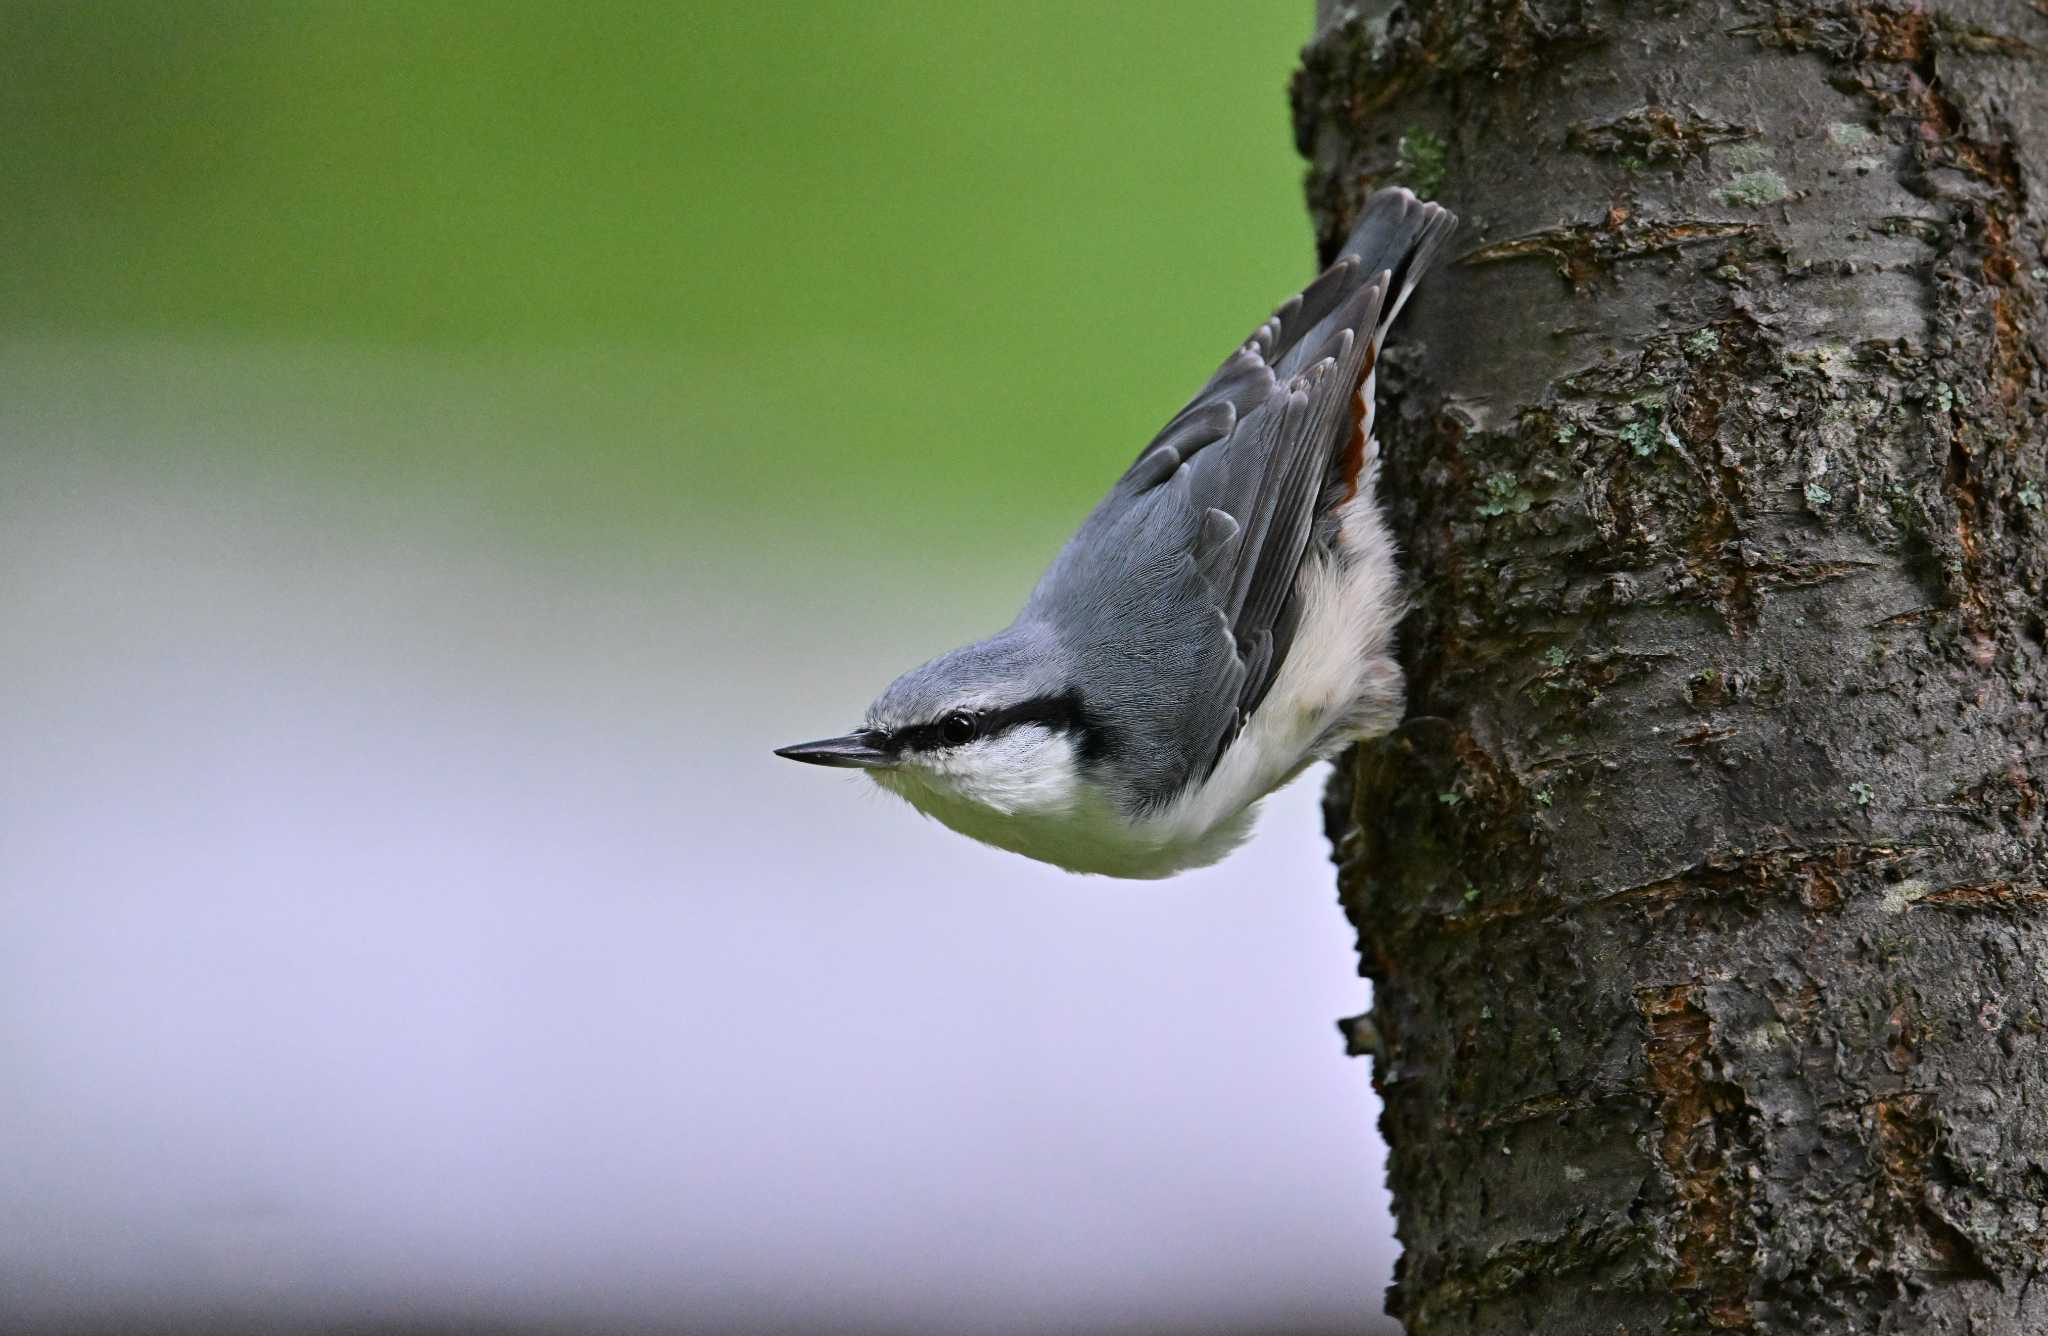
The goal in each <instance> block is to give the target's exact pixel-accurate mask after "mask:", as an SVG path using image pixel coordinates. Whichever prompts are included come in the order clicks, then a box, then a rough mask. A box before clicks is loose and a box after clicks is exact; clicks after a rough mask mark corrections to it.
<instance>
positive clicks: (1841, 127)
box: [1828, 121, 1877, 153]
mask: <svg viewBox="0 0 2048 1336" xmlns="http://www.w3.org/2000/svg"><path fill="white" fill-rule="evenodd" d="M1828 142H1829V143H1830V144H1833V145H1834V146H1835V147H1836V148H1839V149H1846V150H1848V151H1849V152H1851V153H1855V152H1860V151H1861V150H1863V149H1867V148H1869V147H1870V146H1871V145H1872V144H1874V143H1876V142H1877V136H1876V135H1874V134H1872V133H1870V131H1868V130H1866V129H1864V128H1863V127H1862V126H1860V125H1858V124H1856V123H1855V122H1854V121H1836V122H1835V123H1834V124H1832V125H1830V126H1828Z"/></svg>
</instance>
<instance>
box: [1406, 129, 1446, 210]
mask: <svg viewBox="0 0 2048 1336" xmlns="http://www.w3.org/2000/svg"><path fill="white" fill-rule="evenodd" d="M1395 151H1396V152H1397V153H1398V154H1399V155H1400V156H1399V168H1400V172H1401V175H1402V176H1403V177H1404V178H1406V180H1407V182H1408V188H1409V189H1411V190H1413V191H1414V192H1415V193H1416V194H1418V195H1420V196H1422V197H1423V198H1424V199H1429V198H1431V197H1432V196H1434V195H1435V194H1436V192H1437V191H1438V189H1440V188H1441V187H1442V186H1443V183H1444V173H1445V172H1446V171H1447V170H1448V169H1449V167H1450V158H1451V153H1450V147H1449V145H1447V144H1445V143H1444V141H1443V140H1441V139H1439V138H1438V137H1437V136H1435V135H1433V134H1431V133H1430V132H1429V131H1427V130H1424V129H1421V128H1419V127H1418V128H1416V129H1412V130H1410V131H1408V133H1406V134H1404V135H1402V136H1401V142H1400V144H1399V145H1398V146H1397V147H1396V150H1395Z"/></svg>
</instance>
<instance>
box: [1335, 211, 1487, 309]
mask: <svg viewBox="0 0 2048 1336" xmlns="http://www.w3.org/2000/svg"><path fill="white" fill-rule="evenodd" d="M1457 226H1458V217H1457V215H1456V214H1454V213H1452V212H1451V211H1450V210H1449V209H1446V208H1445V207H1444V206H1443V205H1441V204H1425V203H1424V202H1423V201H1421V200H1419V199H1417V198H1415V196H1414V195H1412V194H1410V193H1409V192H1408V191H1406V190H1403V189H1400V188H1398V187H1396V188H1392V189H1387V190H1377V191H1374V192H1373V194H1372V196H1371V198H1369V199H1367V200H1366V202H1365V207H1364V208H1363V209H1361V210H1359V213H1358V221H1357V222H1356V223H1355V224H1353V225H1352V228H1351V236H1350V237H1349V239H1347V240H1346V241H1345V242H1344V249H1342V250H1341V251H1339V252H1338V253H1337V255H1338V261H1339V262H1340V263H1341V262H1342V261H1343V260H1345V259H1347V258H1352V257H1356V259H1357V260H1358V265H1359V271H1360V272H1361V273H1363V274H1364V275H1366V276H1367V278H1368V279H1370V277H1371V276H1372V275H1374V274H1377V273H1379V272H1381V271H1382V270H1385V271H1387V272H1388V273H1390V274H1392V275H1393V281H1392V283H1391V285H1390V287H1389V289H1388V291H1389V294H1390V295H1389V297H1388V299H1387V302H1386V304H1385V305H1384V306H1382V307H1381V308H1380V322H1379V328H1378V330H1377V331H1376V332H1375V333H1374V336H1373V344H1374V346H1375V348H1377V346H1378V344H1379V342H1380V340H1381V339H1382V338H1384V337H1385V336H1386V332H1387V328H1388V327H1389V326H1390V325H1392V324H1393V323H1394V317H1395V316H1397V315H1399V314H1400V313H1401V307H1402V306H1403V305H1404V304H1405V303H1406V302H1407V300H1408V294H1410V293H1411V292H1414V291H1415V285H1416V284H1417V283H1420V282H1421V281H1422V276H1423V275H1424V274H1427V273H1428V272H1429V270H1430V267H1431V266H1432V265H1434V264H1435V263H1436V262H1437V259H1438V257H1439V256H1440V255H1441V254H1442V253H1443V248H1444V245H1445V243H1446V242H1448V241H1449V240H1450V239H1451V233H1452V232H1454V231H1456V230H1457Z"/></svg>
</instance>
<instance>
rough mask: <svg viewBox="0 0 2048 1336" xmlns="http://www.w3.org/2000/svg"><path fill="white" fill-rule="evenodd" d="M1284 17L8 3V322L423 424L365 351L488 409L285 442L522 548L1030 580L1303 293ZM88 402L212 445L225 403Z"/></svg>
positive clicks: (1048, 6) (147, 363) (16, 332)
mask: <svg viewBox="0 0 2048 1336" xmlns="http://www.w3.org/2000/svg"><path fill="white" fill-rule="evenodd" d="M1308 10H1309V6H1308V5H1307V3H1306V2H1305V0H1300V2H1298V3H1297V2H1296V0H1286V2H1285V3H1257V4H1244V3H1176V4H1086V3H1063V4H1056V3H1021V4H1004V5H995V4H988V5H983V4H973V5H956V4H940V3H923V4H909V3H853V4H823V3H819V4H763V5H741V4H731V5H615V4H594V5H580V4H578V5H571V4H560V3H555V4H540V3H511V2H509V0H499V2H495V3H492V2H485V0H479V2H477V3H457V4H450V3H375V2H366V3H299V2H295V0H284V2H282V3H263V4H259V3H219V2H218V0H179V2H178V3H173V4H161V3H122V2H119V0H106V2H103V3H93V4H75V3H61V2H60V3H50V4H36V5H22V4H7V5H5V6H0V124H4V126H5V131H4V140H0V173H4V177H5V180H6V193H7V204H6V207H5V208H4V210H0V321H4V322H5V326H6V328H7V329H8V330H9V332H10V334H11V335H12V336H13V337H14V338H16V339H21V338H26V337H29V336H66V337H67V338H68V337H72V336H80V335H87V336H105V335H121V336H124V337H126V338H131V339H132V338H142V337H145V336H146V337H147V338H149V339H153V340H158V341H161V342H158V343H156V344H154V345H153V346H155V347H158V348H161V347H162V346H163V342H170V343H175V344H179V345H186V344H194V345H202V346H203V347H204V348H206V349H215V350H217V349H223V348H232V347H236V346H246V345H249V344H251V343H255V344H261V345H263V346H264V347H266V348H273V349H275V348H279V347H283V348H300V349H304V348H305V347H306V346H307V345H320V346H322V347H332V348H336V349H338V350H340V351H338V352H337V355H336V356H337V360H338V361H339V362H344V363H345V364H346V366H347V368H348V374H347V376H346V379H347V381H348V386H347V388H346V391H345V395H344V397H345V400H346V402H344V403H343V404H340V405H330V404H327V403H325V402H324V401H323V400H322V396H321V389H322V381H323V378H322V376H321V374H320V369H321V362H322V358H321V356H320V355H319V354H317V353H303V354H301V355H298V356H293V357H291V358H290V359H289V371H287V370H285V369H283V368H280V369H279V370H278V371H277V372H275V373H271V372H269V371H266V372H265V373H264V374H263V375H262V377H261V379H262V380H263V381H264V382H266V384H265V387H264V388H265V390H266V392H267V393H269V394H272V395H275V394H277V393H279V392H281V391H283V390H287V389H296V390H298V391H299V392H301V393H302V394H303V395H304V396H305V397H306V401H307V402H306V404H305V406H306V407H307V408H309V409H313V410H316V411H318V410H321V409H329V408H341V409H344V410H346V411H351V412H353V411H362V412H366V413H369V414H372V415H375V414H377V413H379V412H381V411H383V409H384V408H385V407H388V405H380V404H379V403H377V402H375V400H376V399H379V398H382V392H381V391H382V389H384V388H388V391H389V393H390V394H391V395H394V396H398V397H401V398H404V397H407V396H426V397H432V395H433V394H434V392H435V391H434V388H433V387H431V386H425V385H422V384H420V383H419V380H418V377H417V376H416V375H410V374H408V372H407V368H405V367H396V368H392V369H391V372H390V376H389V381H390V384H389V385H388V387H380V393H379V394H378V395H375V396H372V401H370V402H365V401H364V398H363V396H362V394H361V390H362V388H363V383H362V380H361V376H362V375H364V374H371V373H367V372H365V371H363V370H362V368H361V366H360V363H359V362H358V361H357V360H355V359H356V357H357V355H358V353H359V351H360V350H363V349H371V350H388V349H408V350H420V351H419V358H420V359H421V360H420V361H419V363H418V365H429V364H430V365H433V366H435V367H436V368H440V367H454V368H457V369H459V370H460V371H461V372H462V373H464V374H468V375H485V376H488V375H491V374H493V373H501V374H503V375H504V376H505V377H506V378H507V380H508V381H509V382H510V383H508V384H507V385H505V386H503V387H502V388H500V389H499V390H498V391H497V392H496V393H495V394H494V395H493V397H494V398H499V399H501V401H502V402H501V403H500V405H499V409H500V411H499V412H498V413H496V414H494V415H493V416H492V418H491V420H490V421H488V422H483V423H478V422H474V421H470V420H458V421H455V422H451V423H446V424H444V425H445V426H446V427H447V428H448V430H445V431H438V432H431V433H429V432H399V433H394V432H393V431H392V430H390V429H389V428H388V427H385V428H380V429H377V430H373V431H371V432H367V433H363V434H361V435H358V436H356V437H355V438H354V439H353V440H352V441H350V442H349V444H350V446H351V448H350V449H348V450H347V451H346V452H345V453H346V454H347V455H348V458H345V459H337V458H335V457H334V456H335V445H336V442H335V441H334V440H332V439H320V440H315V441H311V442H308V441H305V440H303V439H301V438H299V437H297V436H296V435H295V434H282V435H280V437H279V438H278V439H276V440H273V441H271V442H269V443H268V447H267V448H268V449H270V450H273V451H281V452H284V453H286V454H290V455H293V456H295V457H296V458H295V459H294V462H293V466H294V467H302V468H305V469H308V470H313V471H316V472H325V471H329V470H339V471H341V472H344V473H346V474H348V475H351V476H353V477H354V478H355V479H356V480H357V481H363V482H369V481H375V482H377V483H380V484H383V485H388V486H391V487H399V488H403V487H408V486H432V485H434V484H435V483H436V481H437V479H438V480H440V481H445V480H446V479H447V477H448V475H451V474H460V475H462V477H463V478H464V479H465V480H466V481H467V482H468V483H469V484H470V485H472V486H474V487H476V488H480V489H482V491H483V493H484V495H483V496H482V497H481V498H480V503H481V504H483V505H484V506H486V507H487V509H488V510H489V511H491V512H492V513H494V514H497V515H500V516H502V517H504V518H505V519H506V520H507V521H508V522H516V523H518V524H521V525H527V526H532V527H533V528H534V529H535V531H536V532H537V533H550V534H553V535H554V536H557V537H560V536H562V535H565V534H566V535H570V536H572V537H573V536H574V535H576V534H578V533H580V532H591V531H594V532H598V533H603V532H606V531H608V530H611V529H612V528H614V527H615V526H617V525H620V524H622V523H624V524H636V525H637V524H645V525H654V526H657V527H660V528H664V529H678V528H682V527H684V526H690V527H694V526H698V525H707V524H708V525H712V526H715V527H716V528H717V529H718V530H719V532H720V535H721V537H722V538H730V537H731V536H732V535H733V534H734V533H735V532H739V533H743V534H759V533H760V532H761V526H766V527H767V529H769V530H770V531H773V532H775V533H778V534H781V533H788V534H790V535H793V536H795V537H796V538H797V539H798V540H799V541H802V542H804V543H808V544H814V545H816V546H818V547H819V548H824V549H833V548H838V547H839V546H840V545H842V544H846V543H862V544H867V545H874V546H883V547H898V546H901V545H902V544H903V543H904V541H905V540H914V541H915V542H918V543H921V544H925V545H928V546H929V548H930V549H931V550H932V551H934V552H944V553H957V552H960V551H962V550H964V549H967V548H969V547H973V548H974V549H975V550H977V551H983V552H986V551H987V550H988V547H989V545H991V544H994V545H997V546H998V547H1009V546H1017V545H1025V546H1027V547H1028V548H1029V549H1030V550H1031V551H1032V552H1033V553H1042V552H1043V551H1044V549H1045V546H1046V541H1047V525H1048V524H1049V523H1051V524H1055V525H1057V526H1064V525H1067V524H1070V523H1071V522H1072V520H1073V519H1074V517H1075V516H1076V515H1077V514H1078V513H1079V511H1080V510H1081V508H1082V507H1084V506H1085V505H1087V504H1088V503H1090V502H1091V501H1092V500H1093V498H1094V497H1095V495H1097V494H1098V492H1099V490H1100V488H1101V487H1102V485H1103V484H1104V483H1105V481H1106V480H1107V479H1108V478H1110V477H1112V476H1113V475H1114V474H1115V472H1116V471H1117V470H1118V469H1119V468H1120V467H1121V465H1122V463H1123V462H1125V457H1126V456H1127V455H1129V454H1131V453H1132V452H1133V451H1134V450H1135V448H1136V447H1137V445H1138V444H1140V443H1141V442H1142V441H1143V440H1144V439H1145V437H1146V435H1147V434H1148V433H1149V432H1150V431H1151V430H1153V429H1156V427H1157V426H1158V425H1159V423H1160V422H1162V421H1163V419H1164V418H1165V416H1166V415H1167V414H1168V413H1170V411H1171V410H1172V409H1173V408H1175V407H1177V406H1178V403H1177V399H1178V396H1179V395H1180V394H1182V393H1183V392H1185V391H1187V390H1190V389H1192V387H1193V386H1194V385H1196V384H1197V383H1199V380H1200V378H1201V377H1202V376H1203V375H1205V374H1206V372H1207V370H1208V369H1209V368H1211V367H1212V366H1213V365H1214V363H1215V361H1216V360H1217V359H1218V358H1219V357H1220V355H1221V353H1223V352H1224V351H1225V350H1226V349H1227V347H1228V343H1229V340H1231V339H1234V338H1236V337H1238V336H1239V335H1240V334H1241V333H1244V332H1248V331H1249V330H1250V328H1251V327H1252V325H1254V324H1255V323H1256V322H1257V320H1258V319H1259V318H1261V316H1262V314H1263V312H1264V311H1265V310H1266V309H1268V308H1269V307H1270V305H1271V304H1272V303H1273V302H1274V300H1275V299H1276V296H1277V295H1280V294H1284V293H1285V292H1287V291H1290V290H1291V289H1292V288H1293V287H1294V286H1296V285H1297V284H1298V283H1299V282H1300V281H1301V278H1302V275H1303V273H1304V272H1305V271H1306V270H1307V268H1308V267H1309V265H1310V262H1311V260H1312V258H1313V257H1312V256H1311V254H1310V248H1309V232H1308V227H1307V224H1306V222H1305V218H1304V215H1303V211H1302V209H1301V207H1300V204H1299V199H1300V191H1299V188H1298V180H1299V176H1300V168H1299V163H1298V160H1297V158H1296V157H1295V154H1294V152H1293V148H1292V145H1291V142H1290V138H1289V131H1288V118H1287V113H1286V105H1285V86H1286V80H1287V77H1288V74H1289V71H1290V69H1291V67H1292V64H1293V61H1294V58H1295V55H1296V53H1297V51H1298V49H1299V46H1300V43H1301V42H1302V40H1304V38H1305V35H1306V34H1305V29H1306V26H1307V22H1308ZM69 346H70V347H71V348H73V349H74V350H75V349H76V348H77V345H76V344H75V343H72V344H70V345H69ZM564 350H573V351H572V352H571V355H569V356H567V357H563V358H557V357H556V356H555V354H558V353H560V352H562V351H564ZM426 359H433V360H432V361H431V362H428V361H427V360H426ZM157 372H161V375H162V380H161V382H159V381H158V379H157V377H156V374H155V373H157ZM110 374H112V375H113V377H114V379H115V380H116V381H117V383H116V384H114V385H112V386H108V387H106V388H107V390H108V391H109V392H110V393H112V394H114V395H117V396H147V397H149V398H151V399H153V400H155V401H156V402H157V403H158V405H159V406H160V408H161V410H162V411H164V412H166V413H169V414H172V415H174V416H184V415H187V414H191V415H196V416H198V417H199V418H200V419H201V420H202V421H203V420H204V418H205V415H206V414H208V413H209V412H211V411H213V410H214V409H216V408H218V407H221V405H220V402H219V401H220V399H221V397H222V395H223V393H224V392H225V387H224V386H223V385H222V384H221V383H220V380H221V378H226V379H227V380H230V381H232V380H233V379H234V372H233V370H232V369H231V368H227V367H222V366H218V365H214V364H211V363H209V362H208V361H207V359H205V358H198V359H196V361H195V360H194V359H188V358H187V357H185V356H181V355H174V356H170V357H167V358H165V359H163V361H162V363H161V364H158V363H156V362H155V361H154V359H151V358H150V357H147V356H142V357H140V358H138V359H135V360H123V361H121V362H120V364H119V369H118V371H117V372H110ZM279 376H284V377H286V378H287V379H295V378H303V380H304V381H305V383H304V384H301V385H297V386H281V385H279V383H278V377H279ZM373 378H376V379H383V378H382V377H373ZM334 380H335V377H332V376H330V377H327V378H325V381H326V384H327V386H328V387H329V388H330V389H335V388H338V387H336V386H334V383H333V382H334ZM271 407H272V408H273V410H275V409H276V408H277V405H275V404H274V403H273V404H272V405H271ZM259 408H260V406H259ZM322 415H323V416H326V414H322ZM394 435H396V437H397V438H396V439H394ZM878 520H879V521H885V523H884V524H882V525H878V524H877V521H878ZM898 525H900V526H902V527H901V528H897V527H895V526H898Z"/></svg>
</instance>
